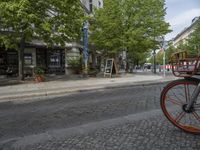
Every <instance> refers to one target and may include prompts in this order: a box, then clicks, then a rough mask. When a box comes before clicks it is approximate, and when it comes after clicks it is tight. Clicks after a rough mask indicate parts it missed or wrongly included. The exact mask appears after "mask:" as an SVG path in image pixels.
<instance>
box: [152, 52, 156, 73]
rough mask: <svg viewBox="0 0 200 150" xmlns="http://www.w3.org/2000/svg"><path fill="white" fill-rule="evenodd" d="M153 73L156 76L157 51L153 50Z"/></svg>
mask: <svg viewBox="0 0 200 150" xmlns="http://www.w3.org/2000/svg"><path fill="white" fill-rule="evenodd" d="M153 73H154V74H156V50H155V49H154V50H153Z"/></svg>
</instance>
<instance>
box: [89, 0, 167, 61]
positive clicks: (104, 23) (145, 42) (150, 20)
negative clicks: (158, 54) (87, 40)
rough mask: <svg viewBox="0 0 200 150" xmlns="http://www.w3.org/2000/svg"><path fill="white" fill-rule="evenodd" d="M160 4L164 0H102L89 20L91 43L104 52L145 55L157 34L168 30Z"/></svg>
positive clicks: (152, 45) (162, 7)
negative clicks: (101, 3)
mask: <svg viewBox="0 0 200 150" xmlns="http://www.w3.org/2000/svg"><path fill="white" fill-rule="evenodd" d="M164 4H165V2H164V0H159V1H155V0H148V1H147V0H105V1H104V8H102V9H99V10H96V11H95V14H94V17H93V18H92V19H91V20H92V23H91V30H92V35H91V43H94V44H95V45H97V48H98V49H99V50H103V52H104V53H106V54H107V55H109V54H112V53H115V54H117V53H118V52H120V51H122V50H126V51H127V52H128V54H129V55H130V58H133V59H135V58H138V56H145V55H146V54H145V55H143V53H146V52H147V51H148V50H150V49H156V48H157V47H158V45H159V41H158V40H157V39H158V37H161V36H163V35H165V34H166V33H168V32H169V29H168V28H169V24H168V23H166V22H165V20H164V16H165V8H164ZM134 55H135V56H136V57H134Z"/></svg>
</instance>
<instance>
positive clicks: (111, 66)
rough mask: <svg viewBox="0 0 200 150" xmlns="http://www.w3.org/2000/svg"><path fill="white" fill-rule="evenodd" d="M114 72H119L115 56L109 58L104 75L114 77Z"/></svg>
mask: <svg viewBox="0 0 200 150" xmlns="http://www.w3.org/2000/svg"><path fill="white" fill-rule="evenodd" d="M113 73H115V74H117V73H118V71H117V67H116V63H115V60H114V59H113V58H111V59H107V60H106V66H105V71H104V77H106V75H108V76H110V77H112V74H113Z"/></svg>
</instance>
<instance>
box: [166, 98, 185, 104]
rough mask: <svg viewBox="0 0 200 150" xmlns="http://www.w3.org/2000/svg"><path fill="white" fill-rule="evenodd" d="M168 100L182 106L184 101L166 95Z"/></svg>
mask: <svg viewBox="0 0 200 150" xmlns="http://www.w3.org/2000/svg"><path fill="white" fill-rule="evenodd" d="M166 98H167V100H168V101H170V102H172V103H173V104H176V105H179V106H182V105H183V103H182V102H181V101H178V100H175V99H172V98H170V97H169V96H167V97H166Z"/></svg>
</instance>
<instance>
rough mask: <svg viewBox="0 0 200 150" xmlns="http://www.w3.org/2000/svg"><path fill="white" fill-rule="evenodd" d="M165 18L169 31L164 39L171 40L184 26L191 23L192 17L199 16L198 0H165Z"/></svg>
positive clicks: (199, 5) (199, 6) (199, 2)
mask: <svg viewBox="0 0 200 150" xmlns="http://www.w3.org/2000/svg"><path fill="white" fill-rule="evenodd" d="M166 8H167V10H166V13H167V14H166V17H165V20H166V21H167V22H168V23H170V25H171V29H172V30H173V31H172V32H171V33H169V34H167V35H166V37H165V40H171V39H172V38H174V37H175V36H176V35H177V34H178V33H180V32H181V31H183V30H184V28H186V27H188V26H190V25H191V22H192V19H193V18H194V17H197V16H200V0H166Z"/></svg>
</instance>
